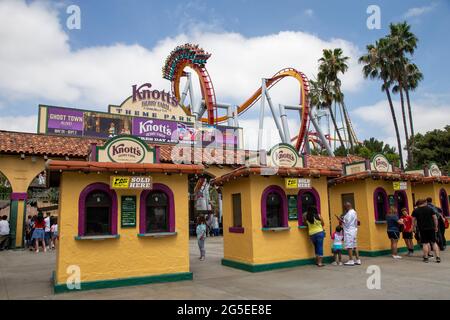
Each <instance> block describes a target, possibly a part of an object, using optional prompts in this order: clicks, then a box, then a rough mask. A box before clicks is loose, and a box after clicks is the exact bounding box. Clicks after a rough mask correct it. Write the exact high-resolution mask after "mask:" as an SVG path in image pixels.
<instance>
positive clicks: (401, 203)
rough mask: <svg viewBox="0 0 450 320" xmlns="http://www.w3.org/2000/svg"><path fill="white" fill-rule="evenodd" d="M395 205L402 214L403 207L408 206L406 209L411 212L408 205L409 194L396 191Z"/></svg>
mask: <svg viewBox="0 0 450 320" xmlns="http://www.w3.org/2000/svg"><path fill="white" fill-rule="evenodd" d="M394 196H395V207H396V208H397V213H398V214H399V215H400V213H401V212H402V209H403V208H406V211H407V212H409V206H408V196H407V195H406V192H405V191H403V190H401V191H395V194H394Z"/></svg>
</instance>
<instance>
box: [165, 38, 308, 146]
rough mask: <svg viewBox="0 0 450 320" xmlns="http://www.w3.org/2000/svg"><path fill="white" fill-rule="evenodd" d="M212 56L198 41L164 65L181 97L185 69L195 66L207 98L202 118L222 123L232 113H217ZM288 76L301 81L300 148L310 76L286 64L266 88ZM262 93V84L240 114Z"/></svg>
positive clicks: (173, 52)
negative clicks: (210, 71)
mask: <svg viewBox="0 0 450 320" xmlns="http://www.w3.org/2000/svg"><path fill="white" fill-rule="evenodd" d="M210 56H211V54H209V53H206V52H205V51H204V50H203V49H201V48H199V47H198V46H197V45H192V44H185V45H182V46H178V47H177V48H175V50H173V51H172V52H171V54H170V55H169V56H168V57H167V59H166V63H165V65H164V67H163V77H164V78H165V79H168V80H170V81H171V83H172V93H173V94H174V95H175V96H176V97H177V99H178V100H179V101H180V98H181V94H180V80H181V77H184V76H185V75H186V74H185V72H184V69H185V68H186V67H190V68H191V69H193V70H194V71H195V72H196V73H197V75H198V76H199V81H200V87H201V91H202V97H203V99H204V101H205V105H206V110H207V118H202V119H201V121H202V122H204V123H208V124H218V123H222V122H224V121H226V120H227V119H228V116H221V117H218V115H217V105H216V94H215V91H214V86H213V84H212V81H211V78H210V76H209V74H208V71H207V70H206V68H205V64H206V61H207V60H208V58H209V57H210ZM287 77H292V78H294V79H296V80H297V81H298V82H299V89H300V96H299V98H300V99H299V105H301V106H302V108H301V110H300V111H299V115H300V118H301V123H300V129H299V132H298V135H297V136H298V137H300V138H299V139H297V141H296V145H295V148H296V149H297V150H300V149H301V146H302V143H303V142H304V137H305V134H306V131H307V126H308V121H309V111H310V109H309V102H308V93H309V82H308V79H307V77H306V76H305V75H304V74H303V73H302V72H300V71H297V70H295V69H293V68H285V69H282V70H280V71H279V72H277V73H276V74H275V75H274V76H273V77H271V78H269V79H266V88H267V90H269V89H270V88H272V87H273V86H274V85H276V84H277V83H278V82H279V81H281V80H282V79H284V78H287ZM261 95H262V88H261V87H260V88H259V89H257V90H256V91H255V92H254V93H253V95H251V96H250V97H249V98H248V99H247V100H246V101H244V102H243V103H242V104H241V105H239V106H238V109H237V112H238V114H239V115H240V114H243V113H244V112H246V111H247V110H249V109H250V108H251V107H252V106H253V105H255V103H256V102H257V101H258V100H259V99H261ZM181 107H182V108H183V109H184V110H185V111H186V113H187V114H192V113H191V109H190V108H189V107H186V106H183V105H182V106H181ZM191 107H192V106H191Z"/></svg>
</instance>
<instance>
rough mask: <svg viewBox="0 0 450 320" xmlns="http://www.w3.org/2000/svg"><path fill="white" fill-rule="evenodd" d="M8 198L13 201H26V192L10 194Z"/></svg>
mask: <svg viewBox="0 0 450 320" xmlns="http://www.w3.org/2000/svg"><path fill="white" fill-rule="evenodd" d="M10 198H11V200H13V201H19V200H27V198H28V195H27V193H26V192H13V193H11V196H10Z"/></svg>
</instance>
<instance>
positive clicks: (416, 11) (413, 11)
mask: <svg viewBox="0 0 450 320" xmlns="http://www.w3.org/2000/svg"><path fill="white" fill-rule="evenodd" d="M434 8H436V3H432V4H431V5H429V6H423V7H416V8H410V9H409V10H408V11H406V13H405V14H404V17H405V18H414V17H419V16H421V15H423V14H425V13H428V12H430V11H433V10H434Z"/></svg>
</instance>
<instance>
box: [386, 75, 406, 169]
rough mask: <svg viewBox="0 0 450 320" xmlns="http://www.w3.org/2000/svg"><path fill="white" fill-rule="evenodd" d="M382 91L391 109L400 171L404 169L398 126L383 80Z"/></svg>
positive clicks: (389, 95)
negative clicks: (384, 92)
mask: <svg viewBox="0 0 450 320" xmlns="http://www.w3.org/2000/svg"><path fill="white" fill-rule="evenodd" d="M384 87H385V88H384V90H385V91H386V95H387V98H388V101H389V107H390V109H391V116H392V121H393V122H394V128H395V135H396V136H397V148H398V155H399V157H400V168H401V169H402V170H404V169H405V165H404V163H403V153H402V143H401V141H400V132H399V131H398V124H397V118H396V116H395V110H394V105H393V104H392V98H391V93H390V92H389V87H388V85H387V81H386V80H384Z"/></svg>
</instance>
